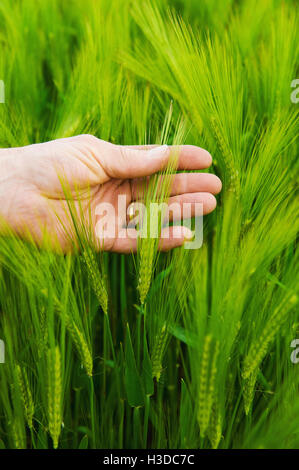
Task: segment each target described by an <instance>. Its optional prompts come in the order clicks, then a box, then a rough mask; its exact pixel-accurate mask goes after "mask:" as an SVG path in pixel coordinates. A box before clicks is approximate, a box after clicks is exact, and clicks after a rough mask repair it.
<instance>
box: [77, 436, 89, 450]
mask: <svg viewBox="0 0 299 470" xmlns="http://www.w3.org/2000/svg"><path fill="white" fill-rule="evenodd" d="M87 448H88V437H87V435H86V434H85V436H83V437H82V439H81V442H80V444H79V449H87Z"/></svg>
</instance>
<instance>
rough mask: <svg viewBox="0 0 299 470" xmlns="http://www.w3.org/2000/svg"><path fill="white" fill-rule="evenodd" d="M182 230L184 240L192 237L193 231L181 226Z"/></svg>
mask: <svg viewBox="0 0 299 470" xmlns="http://www.w3.org/2000/svg"><path fill="white" fill-rule="evenodd" d="M182 232H183V235H184V239H185V240H186V241H190V240H192V238H193V237H194V233H193V232H192V230H190V229H189V228H188V227H182Z"/></svg>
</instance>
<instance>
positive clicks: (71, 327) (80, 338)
mask: <svg viewBox="0 0 299 470" xmlns="http://www.w3.org/2000/svg"><path fill="white" fill-rule="evenodd" d="M54 304H55V309H56V312H57V314H58V315H59V316H60V318H61V319H62V318H64V320H65V326H66V330H67V332H68V333H69V334H70V336H71V338H72V341H73V343H74V345H75V346H76V349H77V351H78V354H79V356H80V359H81V361H82V364H83V366H84V368H85V370H86V373H87V375H89V376H90V377H91V376H92V370H93V360H92V354H91V351H90V348H89V346H88V344H87V341H86V339H85V338H84V335H83V334H82V333H81V331H80V330H79V328H78V326H77V325H76V324H75V322H74V320H73V319H72V318H71V317H70V315H69V314H68V313H66V312H65V313H64V314H63V313H62V310H61V305H60V302H59V300H58V299H57V298H55V299H54Z"/></svg>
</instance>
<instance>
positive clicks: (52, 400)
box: [48, 346, 62, 449]
mask: <svg viewBox="0 0 299 470" xmlns="http://www.w3.org/2000/svg"><path fill="white" fill-rule="evenodd" d="M48 420H49V432H50V435H51V437H52V440H53V446H54V449H57V447H58V440H59V436H60V432H61V424H62V376H61V356H60V351H59V348H58V346H56V348H55V350H51V349H50V350H49V351H48Z"/></svg>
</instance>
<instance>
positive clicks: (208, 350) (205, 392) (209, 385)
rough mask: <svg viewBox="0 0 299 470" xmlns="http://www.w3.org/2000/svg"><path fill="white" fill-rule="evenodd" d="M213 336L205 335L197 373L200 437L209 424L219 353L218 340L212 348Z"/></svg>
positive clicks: (203, 434)
mask: <svg viewBox="0 0 299 470" xmlns="http://www.w3.org/2000/svg"><path fill="white" fill-rule="evenodd" d="M212 344H213V338H212V336H211V335H207V336H205V338H204V344H203V351H202V356H201V364H200V374H199V396H198V401H199V404H198V414H197V420H198V424H199V427H200V433H201V435H202V437H204V436H205V434H206V431H207V429H208V427H209V424H210V417H211V411H212V405H213V401H214V397H215V380H216V373H217V359H218V354H219V341H216V342H215V347H214V348H212Z"/></svg>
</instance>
